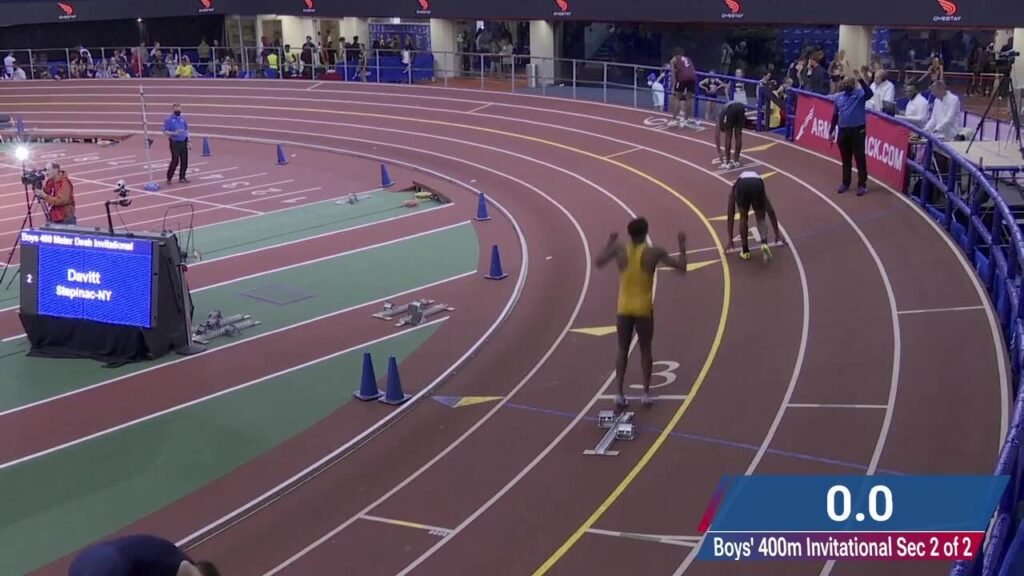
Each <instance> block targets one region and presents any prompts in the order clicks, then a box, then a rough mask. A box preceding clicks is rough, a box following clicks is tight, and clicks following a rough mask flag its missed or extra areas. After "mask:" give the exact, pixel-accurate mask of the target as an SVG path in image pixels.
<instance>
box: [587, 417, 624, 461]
mask: <svg viewBox="0 0 1024 576" xmlns="http://www.w3.org/2000/svg"><path fill="white" fill-rule="evenodd" d="M633 415H634V414H633V412H622V413H620V414H616V413H615V412H613V411H611V410H601V411H600V412H598V413H597V427H598V428H601V429H607V430H608V431H607V432H605V434H604V437H603V438H601V441H600V442H598V443H597V447H596V448H594V449H593V450H584V451H583V453H584V454H586V455H587V456H618V455H619V452H618V451H617V450H609V448H611V446H612V443H614V442H615V441H616V440H633V439H634V438H636V426H634V425H633Z"/></svg>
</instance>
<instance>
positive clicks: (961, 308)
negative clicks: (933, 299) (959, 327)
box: [897, 306, 985, 316]
mask: <svg viewBox="0 0 1024 576" xmlns="http://www.w3.org/2000/svg"><path fill="white" fill-rule="evenodd" d="M984 309H985V307H984V306H957V307H953V308H927V309H924V310H900V311H899V312H897V314H900V315H901V316H902V315H905V314H929V313H932V312H966V311H968V310H984Z"/></svg>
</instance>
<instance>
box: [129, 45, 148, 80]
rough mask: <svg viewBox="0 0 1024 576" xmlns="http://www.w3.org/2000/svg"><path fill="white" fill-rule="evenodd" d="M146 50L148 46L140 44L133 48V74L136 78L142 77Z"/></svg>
mask: <svg viewBox="0 0 1024 576" xmlns="http://www.w3.org/2000/svg"><path fill="white" fill-rule="evenodd" d="M145 52H146V48H145V47H144V46H142V45H139V47H137V48H132V64H131V65H132V74H134V75H135V77H136V78H142V55H143V54H144V53H145Z"/></svg>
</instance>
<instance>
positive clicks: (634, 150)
mask: <svg viewBox="0 0 1024 576" xmlns="http://www.w3.org/2000/svg"><path fill="white" fill-rule="evenodd" d="M470 113H472V112H470ZM640 150H643V148H640V147H639V146H634V147H633V148H630V149H629V150H623V151H622V152H616V153H615V154H609V155H607V156H605V157H604V158H605V160H611V159H612V158H618V157H619V156H625V155H626V154H631V153H633V152H639V151H640Z"/></svg>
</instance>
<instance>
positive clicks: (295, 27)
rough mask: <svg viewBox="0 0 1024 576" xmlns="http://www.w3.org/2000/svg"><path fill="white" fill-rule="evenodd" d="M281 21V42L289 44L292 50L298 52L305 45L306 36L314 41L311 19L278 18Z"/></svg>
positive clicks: (314, 30)
mask: <svg viewBox="0 0 1024 576" xmlns="http://www.w3.org/2000/svg"><path fill="white" fill-rule="evenodd" d="M278 19H279V20H280V21H281V42H282V44H290V45H291V47H292V50H299V49H301V48H302V45H303V44H305V43H306V36H312V37H313V38H314V40H315V39H316V29H314V27H313V19H312V18H300V17H298V16H279V17H278Z"/></svg>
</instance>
